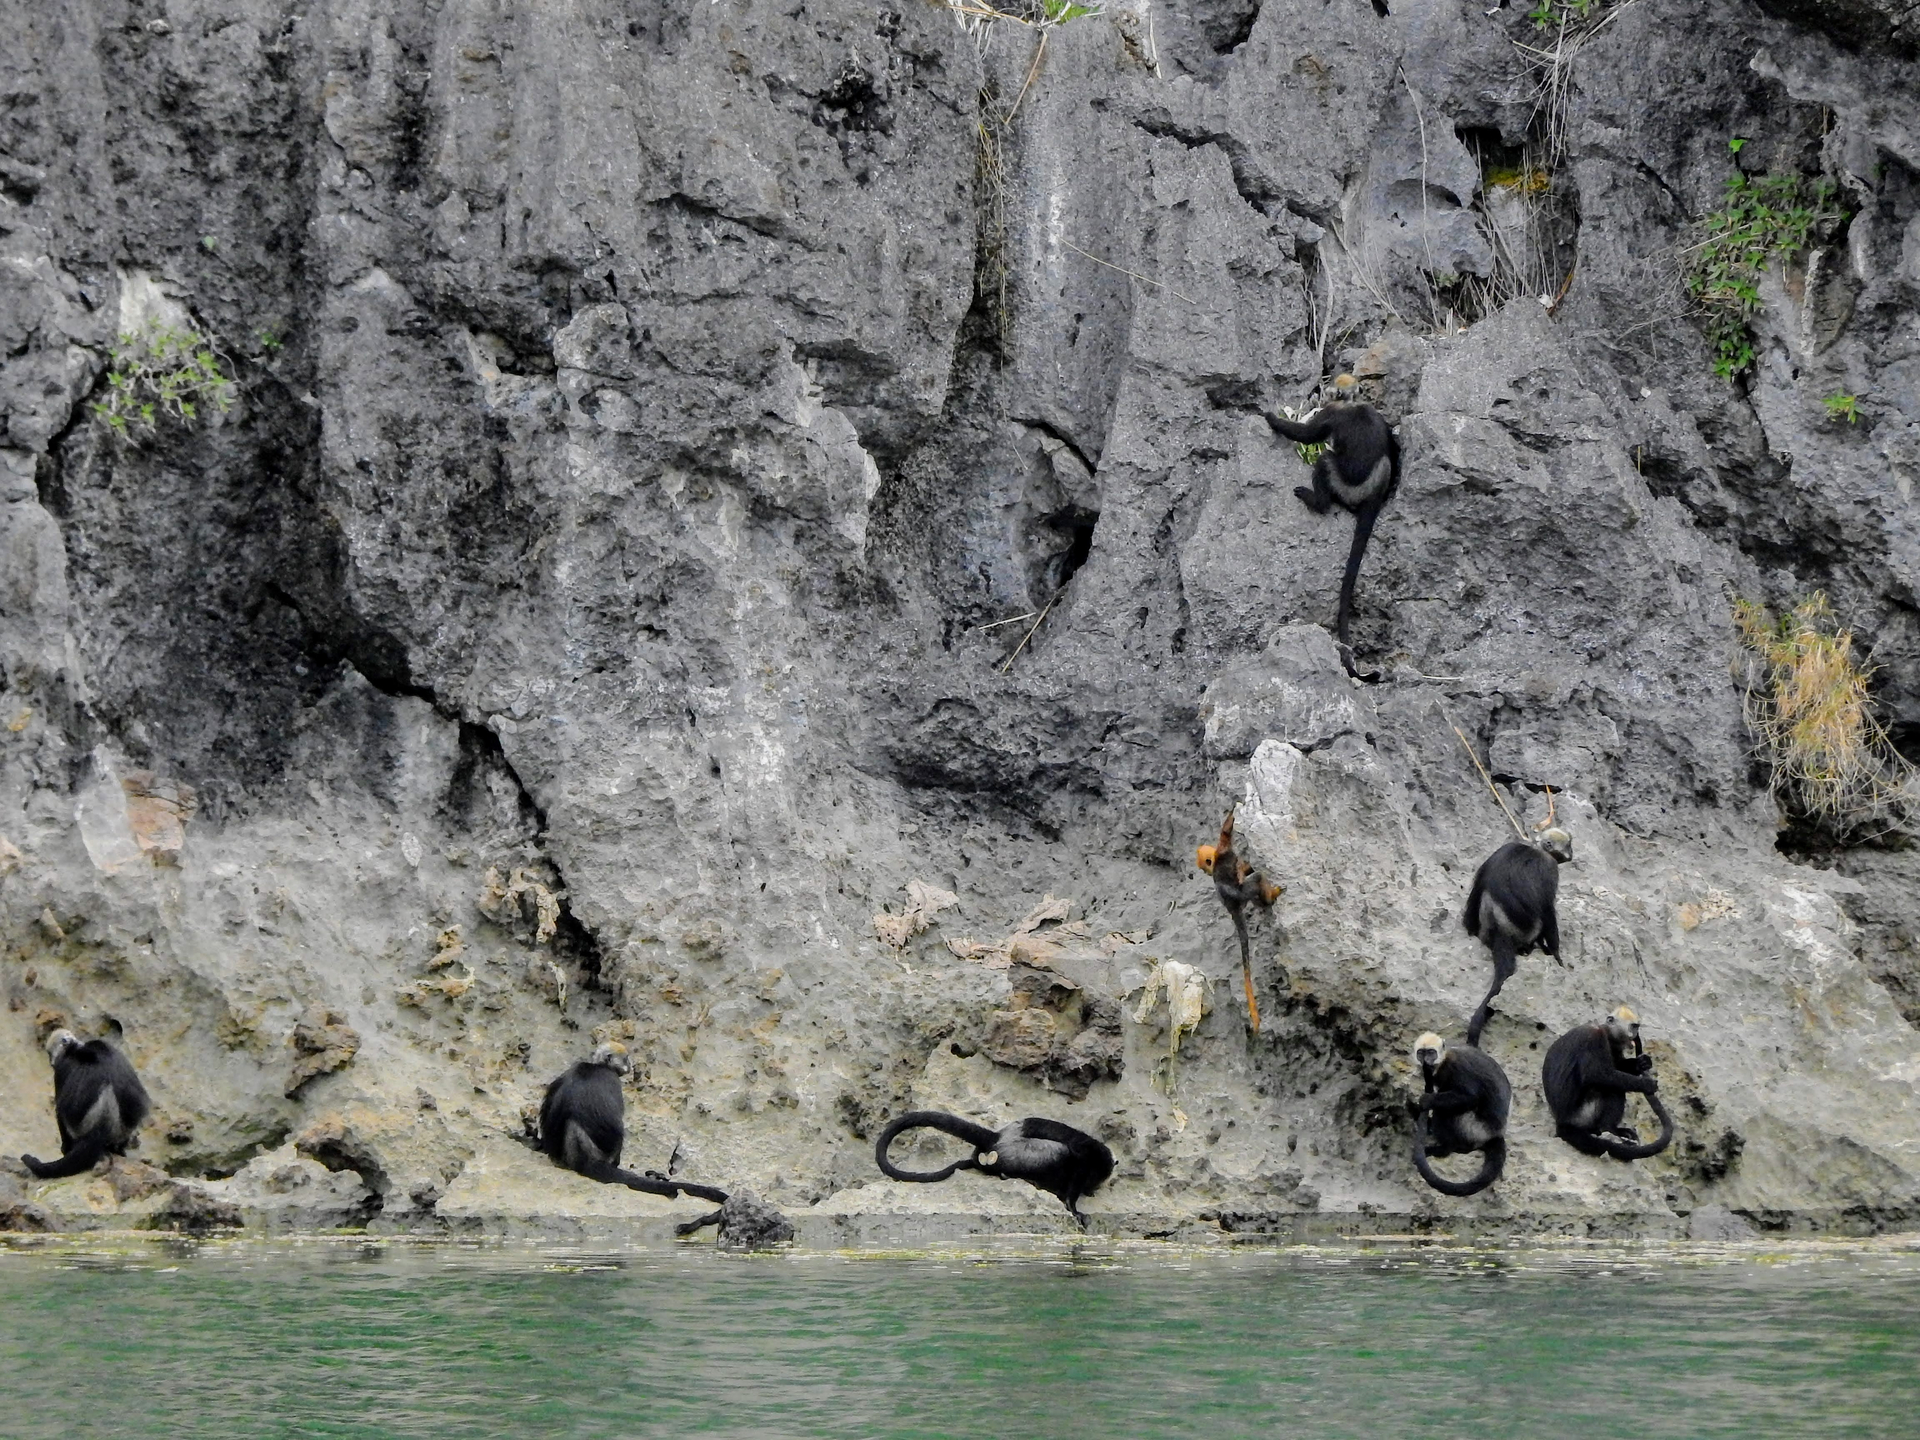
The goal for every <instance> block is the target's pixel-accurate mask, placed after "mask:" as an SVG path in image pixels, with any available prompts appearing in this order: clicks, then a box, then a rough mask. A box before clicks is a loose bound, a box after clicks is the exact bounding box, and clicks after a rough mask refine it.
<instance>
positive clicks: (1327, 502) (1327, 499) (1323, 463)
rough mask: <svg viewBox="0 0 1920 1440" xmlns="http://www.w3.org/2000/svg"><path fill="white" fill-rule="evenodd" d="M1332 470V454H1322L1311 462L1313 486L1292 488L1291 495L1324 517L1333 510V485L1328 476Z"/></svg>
mask: <svg viewBox="0 0 1920 1440" xmlns="http://www.w3.org/2000/svg"><path fill="white" fill-rule="evenodd" d="M1332 470H1333V456H1332V454H1330V453H1329V454H1324V455H1322V456H1321V457H1320V458H1319V459H1318V460H1316V461H1314V462H1313V485H1312V487H1311V488H1309V487H1308V486H1305V485H1296V486H1294V487H1293V493H1294V494H1295V495H1296V496H1298V497H1299V500H1300V503H1301V504H1302V505H1304V506H1306V507H1307V508H1308V509H1309V510H1311V511H1313V513H1314V514H1316V515H1324V514H1326V513H1327V512H1328V511H1329V510H1331V509H1332V508H1333V485H1332V483H1331V482H1330V481H1329V479H1328V476H1329V474H1330V473H1331V472H1332Z"/></svg>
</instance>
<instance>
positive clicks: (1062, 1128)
mask: <svg viewBox="0 0 1920 1440" xmlns="http://www.w3.org/2000/svg"><path fill="white" fill-rule="evenodd" d="M907 1130H944V1131H945V1132H946V1133H947V1134H949V1135H952V1136H954V1137H955V1138H956V1139H960V1140H964V1141H966V1142H967V1144H969V1145H971V1146H972V1147H973V1154H972V1155H970V1156H967V1157H965V1158H963V1159H959V1160H956V1161H954V1162H953V1163H952V1164H951V1165H949V1166H947V1168H946V1169H944V1170H902V1169H901V1168H900V1167H899V1166H897V1165H895V1164H894V1163H893V1161H891V1160H889V1159H888V1158H887V1149H888V1147H889V1146H891V1145H892V1144H893V1141H894V1137H895V1136H897V1135H899V1134H901V1133H902V1132H903V1131H907ZM873 1158H874V1159H875V1160H876V1161H878V1162H879V1164H880V1171H881V1173H882V1174H884V1175H886V1176H887V1177H888V1178H889V1179H893V1180H914V1181H918V1182H920V1183H922V1184H931V1183H932V1182H934V1181H936V1180H945V1179H947V1178H948V1177H949V1176H950V1175H952V1174H953V1173H954V1171H956V1170H978V1171H979V1172H980V1173H981V1174H982V1175H995V1176H999V1177H1001V1178H1003V1179H1007V1180H1024V1181H1026V1182H1027V1183H1028V1184H1029V1185H1031V1186H1033V1187H1034V1188H1035V1189H1036V1190H1044V1191H1046V1192H1047V1193H1048V1194H1049V1195H1052V1196H1054V1197H1055V1198H1057V1199H1058V1200H1059V1201H1060V1203H1061V1204H1062V1205H1065V1206H1066V1207H1067V1210H1068V1211H1069V1213H1071V1214H1072V1216H1073V1218H1074V1219H1075V1220H1077V1221H1079V1222H1080V1228H1081V1229H1082V1230H1084V1229H1086V1228H1087V1219H1086V1216H1084V1215H1082V1214H1081V1213H1080V1200H1081V1198H1082V1197H1083V1196H1086V1195H1091V1194H1092V1193H1093V1192H1094V1191H1095V1190H1097V1189H1099V1188H1100V1186H1101V1185H1102V1184H1103V1183H1105V1181H1106V1178H1107V1177H1108V1176H1109V1175H1111V1174H1112V1173H1113V1152H1112V1151H1111V1150H1109V1149H1108V1148H1107V1147H1106V1146H1104V1145H1102V1144H1101V1143H1100V1142H1099V1141H1098V1140H1096V1139H1094V1138H1093V1136H1091V1135H1089V1134H1087V1133H1086V1132H1085V1131H1084V1130H1076V1129H1074V1128H1073V1127H1072V1126H1071V1125H1062V1124H1061V1123H1060V1122H1059V1121H1058V1120H1039V1119H1026V1120H1016V1121H1014V1122H1013V1124H1011V1125H1009V1126H1007V1128H1006V1129H1004V1130H989V1129H988V1128H987V1127H986V1126H984V1125H976V1124H974V1123H973V1122H972V1121H971V1120H962V1119H961V1118H960V1117H959V1116H958V1115H949V1114H947V1113H946V1112H945V1111H943V1110H909V1111H908V1112H907V1113H906V1114H905V1115H902V1116H901V1117H900V1118H899V1119H898V1120H895V1121H894V1122H893V1123H892V1124H891V1125H889V1126H887V1128H886V1129H885V1130H884V1131H882V1132H881V1135H880V1141H879V1143H878V1144H877V1145H875V1146H874V1151H873Z"/></svg>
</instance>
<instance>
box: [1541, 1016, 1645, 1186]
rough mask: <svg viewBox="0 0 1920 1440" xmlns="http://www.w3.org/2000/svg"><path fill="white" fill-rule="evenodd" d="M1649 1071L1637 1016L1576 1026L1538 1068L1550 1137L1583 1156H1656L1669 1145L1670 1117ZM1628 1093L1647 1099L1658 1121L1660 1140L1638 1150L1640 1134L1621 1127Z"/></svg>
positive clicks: (1555, 1045)
mask: <svg viewBox="0 0 1920 1440" xmlns="http://www.w3.org/2000/svg"><path fill="white" fill-rule="evenodd" d="M1629 1051H1631V1053H1629ZM1652 1072H1653V1060H1652V1057H1650V1056H1649V1055H1648V1054H1647V1052H1646V1049H1645V1047H1644V1046H1643V1045H1641V1043H1640V1017H1639V1016H1637V1015H1635V1014H1634V1013H1633V1011H1631V1010H1629V1009H1628V1008H1627V1007H1626V1006H1624V1005H1622V1006H1621V1007H1620V1008H1619V1009H1618V1010H1616V1011H1614V1012H1613V1014H1611V1015H1609V1016H1608V1017H1607V1020H1606V1023H1605V1024H1603V1025H1576V1026H1575V1027H1574V1028H1573V1029H1571V1030H1569V1031H1568V1032H1567V1033H1566V1034H1564V1035H1562V1036H1561V1037H1560V1038H1559V1039H1558V1040H1556V1041H1554V1042H1553V1045H1552V1046H1551V1048H1549V1049H1548V1051H1547V1058H1546V1063H1545V1064H1544V1065H1542V1066H1541V1069H1540V1083H1541V1086H1542V1088H1543V1089H1545V1091H1546V1092H1547V1108H1548V1109H1550V1110H1552V1111H1553V1123H1554V1133H1555V1134H1557V1135H1558V1136H1559V1137H1560V1138H1561V1139H1562V1140H1564V1141H1566V1142H1567V1143H1568V1144H1569V1145H1571V1146H1573V1148H1574V1149H1576V1150H1579V1151H1582V1152H1584V1153H1585V1154H1588V1155H1611V1156H1612V1157H1613V1158H1614V1159H1615V1160H1645V1159H1646V1158H1647V1157H1648V1156H1651V1155H1658V1154H1659V1153H1660V1152H1661V1151H1662V1150H1664V1149H1666V1148H1667V1146H1669V1145H1671V1144H1672V1143H1673V1117H1672V1116H1671V1115H1669V1114H1667V1107H1666V1106H1664V1105H1662V1104H1661V1103H1660V1096H1659V1094H1658V1091H1659V1088H1660V1086H1659V1082H1658V1081H1656V1080H1655V1079H1654V1078H1653V1073H1652ZM1630 1091H1634V1092H1638V1093H1639V1094H1642V1095H1644V1096H1646V1097H1647V1104H1648V1106H1649V1107H1651V1108H1652V1110H1653V1113H1654V1117H1655V1118H1656V1119H1657V1120H1659V1122H1660V1138H1659V1139H1657V1140H1653V1141H1650V1142H1648V1143H1647V1144H1644V1145H1643V1144H1641V1143H1640V1132H1639V1131H1637V1130H1635V1129H1634V1128H1633V1127H1632V1126H1631V1125H1624V1124H1622V1123H1621V1121H1622V1120H1623V1119H1624V1118H1625V1117H1626V1113H1627V1094H1628V1092H1630Z"/></svg>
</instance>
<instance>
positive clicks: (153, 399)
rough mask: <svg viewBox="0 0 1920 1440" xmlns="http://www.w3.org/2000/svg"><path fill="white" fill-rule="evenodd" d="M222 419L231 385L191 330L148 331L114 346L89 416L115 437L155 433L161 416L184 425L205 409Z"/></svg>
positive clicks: (122, 338) (206, 342)
mask: <svg viewBox="0 0 1920 1440" xmlns="http://www.w3.org/2000/svg"><path fill="white" fill-rule="evenodd" d="M209 406H210V407H212V408H213V409H214V410H217V411H219V412H220V413H222V414H225V413H226V411H227V410H229V409H231V408H232V406H233V381H232V380H231V379H230V378H229V377H228V375H227V373H226V372H225V371H224V370H222V369H221V367H220V357H219V355H218V354H217V353H216V352H215V351H214V348H213V345H212V343H211V342H210V341H209V340H208V339H207V337H206V336H205V335H203V334H201V333H200V332H199V331H197V330H195V329H193V328H192V327H191V326H189V327H187V328H185V329H179V330H176V329H173V328H171V327H168V326H159V325H155V326H149V327H148V328H147V329H146V330H143V331H140V332H138V333H127V334H123V335H121V336H120V337H119V339H118V340H116V341H115V342H114V346H113V354H112V356H111V358H110V359H109V361H108V364H107V379H106V388H105V390H104V391H103V392H102V393H101V396H100V398H99V399H98V400H95V401H94V402H93V413H94V414H95V415H98V416H99V417H100V418H101V419H102V420H104V421H105V422H106V424H107V426H108V427H109V428H110V429H111V430H113V432H114V433H115V434H118V435H125V434H128V433H130V432H131V431H132V430H134V429H136V428H138V429H142V430H153V429H155V428H156V427H157V426H158V425H159V423H160V420H161V418H162V417H164V416H169V415H170V416H172V417H173V418H174V419H175V420H178V421H180V422H181V423H183V424H191V423H193V422H194V421H195V420H197V419H198V418H199V417H200V415H201V413H202V411H203V410H204V409H206V408H207V407H209Z"/></svg>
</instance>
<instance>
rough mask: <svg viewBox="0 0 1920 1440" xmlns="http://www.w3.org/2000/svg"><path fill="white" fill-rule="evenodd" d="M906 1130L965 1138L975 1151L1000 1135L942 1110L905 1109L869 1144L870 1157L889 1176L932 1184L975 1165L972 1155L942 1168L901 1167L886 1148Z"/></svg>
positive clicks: (881, 1171) (981, 1148)
mask: <svg viewBox="0 0 1920 1440" xmlns="http://www.w3.org/2000/svg"><path fill="white" fill-rule="evenodd" d="M908 1130H941V1131H944V1132H945V1133H946V1134H948V1135H951V1136H953V1137H954V1138H955V1139H957V1140H964V1141H966V1142H967V1144H969V1145H971V1146H972V1147H973V1148H974V1150H975V1151H980V1150H991V1149H992V1148H993V1145H994V1142H995V1141H996V1140H998V1139H999V1138H1000V1136H999V1132H998V1131H995V1130H989V1129H987V1127H986V1126H984V1125H976V1124H974V1123H973V1122H972V1121H971V1120H962V1119H961V1118H960V1117H959V1116H958V1115H949V1114H947V1112H946V1111H944V1110H909V1111H908V1112H907V1113H906V1114H904V1115H902V1116H901V1117H900V1118H899V1119H898V1120H895V1121H894V1122H893V1123H892V1124H891V1125H889V1126H887V1128H886V1129H885V1130H883V1131H881V1132H880V1140H879V1143H878V1144H876V1145H875V1146H874V1147H873V1158H874V1160H875V1161H876V1162H877V1163H878V1164H879V1166H880V1173H881V1174H883V1175H885V1176H886V1177H887V1178H888V1179H890V1180H913V1181H916V1182H918V1183H920V1184H932V1183H933V1182H934V1181H936V1180H945V1179H947V1178H948V1177H949V1176H951V1175H952V1174H953V1172H954V1171H956V1170H971V1169H974V1168H975V1167H974V1163H973V1156H971V1155H969V1156H967V1157H965V1158H964V1159H961V1160H956V1161H954V1162H953V1164H951V1165H949V1166H947V1168H946V1169H944V1170H902V1169H901V1168H900V1167H899V1166H897V1165H895V1164H894V1163H893V1161H891V1160H889V1159H888V1158H887V1149H888V1147H889V1146H891V1145H892V1144H893V1142H894V1138H895V1137H896V1136H898V1135H901V1134H903V1133H904V1132H906V1131H908Z"/></svg>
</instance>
